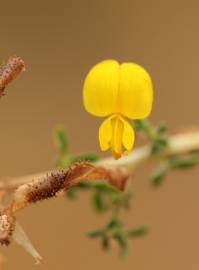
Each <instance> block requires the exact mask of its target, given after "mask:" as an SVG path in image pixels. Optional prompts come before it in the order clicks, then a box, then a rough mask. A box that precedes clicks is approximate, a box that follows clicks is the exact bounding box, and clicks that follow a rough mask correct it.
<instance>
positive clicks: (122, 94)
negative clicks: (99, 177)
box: [83, 60, 153, 159]
mask: <svg viewBox="0 0 199 270" xmlns="http://www.w3.org/2000/svg"><path fill="white" fill-rule="evenodd" d="M83 99H84V106H85V108H86V110H87V111H88V112H89V113H91V114H93V115H95V116H99V117H107V119H105V120H104V122H103V123H102V124H101V126H100V128H99V142H100V147H101V150H102V151H106V150H108V149H109V148H110V149H111V151H112V154H113V156H114V158H115V159H118V158H120V157H121V155H122V152H123V148H124V149H125V151H124V153H125V154H127V153H128V152H129V151H130V150H131V149H132V147H133V144H134V130H133V128H132V126H131V124H129V123H128V120H127V118H129V119H142V118H146V117H147V116H148V115H149V114H150V112H151V107H152V101H153V86H152V82H151V78H150V76H149V74H148V73H147V72H146V70H144V69H143V68H142V67H141V66H139V65H137V64H134V63H122V64H119V63H118V62H117V61H115V60H105V61H103V62H100V63H98V64H97V65H95V66H94V67H93V68H92V69H91V70H90V71H89V73H88V75H87V76H86V79H85V82H84V87H83Z"/></svg>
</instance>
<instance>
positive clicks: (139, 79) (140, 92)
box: [118, 63, 153, 119]
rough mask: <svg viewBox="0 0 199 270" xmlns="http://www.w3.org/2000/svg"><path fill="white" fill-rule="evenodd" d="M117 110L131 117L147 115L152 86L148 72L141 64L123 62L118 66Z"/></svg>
mask: <svg viewBox="0 0 199 270" xmlns="http://www.w3.org/2000/svg"><path fill="white" fill-rule="evenodd" d="M119 85H120V86H119V91H118V110H119V111H120V112H121V114H123V115H125V116H126V117H128V118H131V119H141V118H145V117H147V116H148V115H149V114H150V112H151V107H152V102H153V86H152V82H151V78H150V76H149V74H148V73H147V72H146V70H145V69H143V68H142V67H141V66H139V65H137V64H133V63H123V64H122V65H121V66H120V81H119Z"/></svg>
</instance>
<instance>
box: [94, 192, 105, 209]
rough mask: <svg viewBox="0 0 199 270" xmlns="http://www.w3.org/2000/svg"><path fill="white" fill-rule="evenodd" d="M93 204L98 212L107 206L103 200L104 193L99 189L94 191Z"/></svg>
mask: <svg viewBox="0 0 199 270" xmlns="http://www.w3.org/2000/svg"><path fill="white" fill-rule="evenodd" d="M92 204H93V207H94V209H95V210H96V211H97V212H102V211H104V210H106V207H105V205H104V202H103V197H102V193H101V192H99V191H96V192H94V193H93V199H92Z"/></svg>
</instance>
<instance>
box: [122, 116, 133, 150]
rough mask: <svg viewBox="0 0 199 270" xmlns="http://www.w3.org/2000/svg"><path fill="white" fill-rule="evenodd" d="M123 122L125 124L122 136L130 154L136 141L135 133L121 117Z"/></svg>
mask: <svg viewBox="0 0 199 270" xmlns="http://www.w3.org/2000/svg"><path fill="white" fill-rule="evenodd" d="M120 119H121V121H122V122H123V126H124V128H123V136H122V143H123V145H124V148H125V149H126V150H127V151H128V152H129V151H130V150H131V149H132V147H133V145H134V141H135V132H134V130H133V127H132V126H131V125H130V124H129V123H128V122H127V121H126V120H125V119H124V118H122V117H120Z"/></svg>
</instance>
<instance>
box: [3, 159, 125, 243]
mask: <svg viewBox="0 0 199 270" xmlns="http://www.w3.org/2000/svg"><path fill="white" fill-rule="evenodd" d="M128 178H129V173H128V171H127V170H126V169H125V168H108V167H107V168H105V167H101V166H94V165H92V164H90V163H87V162H81V163H78V164H76V165H74V166H72V167H71V168H69V169H67V170H63V171H58V172H51V173H50V174H47V175H46V176H45V177H42V178H40V179H36V180H33V181H31V182H28V183H26V184H23V185H21V186H19V188H18V189H17V190H16V192H15V193H14V198H13V200H12V202H11V204H10V205H9V206H8V207H6V208H4V209H3V210H2V211H1V215H0V244H2V245H4V244H5V245H8V244H9V243H10V241H11V237H12V234H13V231H14V229H15V221H16V217H15V215H16V212H17V211H19V210H21V209H23V208H24V207H26V206H28V205H29V204H32V203H36V202H38V201H42V200H45V199H49V198H52V197H55V196H57V195H59V194H62V192H63V191H67V190H68V189H70V188H71V187H73V186H74V185H76V184H77V183H79V182H81V181H88V180H99V179H102V180H106V181H108V182H109V183H110V184H111V185H113V186H115V187H116V188H117V189H118V190H121V191H122V190H123V189H124V187H125V183H126V181H127V179H128Z"/></svg>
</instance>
